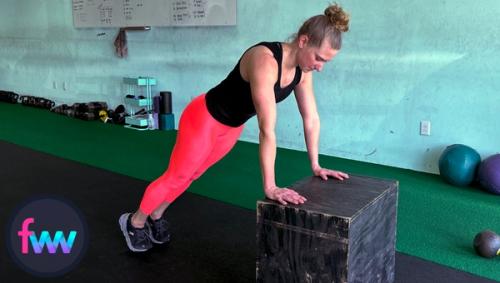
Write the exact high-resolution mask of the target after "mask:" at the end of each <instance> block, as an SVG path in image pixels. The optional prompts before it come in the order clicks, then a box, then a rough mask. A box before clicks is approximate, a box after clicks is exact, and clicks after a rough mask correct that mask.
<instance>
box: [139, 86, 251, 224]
mask: <svg viewBox="0 0 500 283" xmlns="http://www.w3.org/2000/svg"><path fill="white" fill-rule="evenodd" d="M241 130H242V127H241V129H240V128H232V127H228V126H225V125H222V124H220V123H219V122H217V121H216V120H215V119H213V118H212V116H211V115H210V114H209V113H208V110H207V109H206V105H205V99H204V96H199V97H198V98H196V99H195V101H193V102H192V103H191V104H190V105H189V106H188V107H187V108H186V110H185V111H184V113H183V115H182V117H181V121H180V123H179V131H178V135H177V141H176V144H175V146H174V149H173V151H172V155H171V158H170V163H169V167H168V169H167V171H166V172H165V173H164V174H163V175H162V176H160V177H159V178H158V179H157V180H155V181H153V182H152V183H151V184H150V185H149V186H148V187H147V189H146V192H145V194H144V197H143V199H142V201H141V205H140V209H139V210H138V211H137V212H136V213H135V214H134V216H133V217H132V219H131V220H132V225H133V226H135V227H142V226H143V225H144V223H145V221H146V219H147V216H148V215H150V214H151V213H152V212H153V211H154V210H156V209H158V208H160V209H162V210H165V208H166V207H167V206H168V204H169V203H172V202H173V201H174V200H175V199H176V198H177V197H178V196H179V195H180V194H182V193H183V192H184V191H185V190H186V189H187V188H188V187H189V185H190V184H191V182H192V181H193V180H195V179H196V178H198V177H199V176H200V175H201V174H202V173H203V172H204V171H205V170H206V169H207V168H208V167H209V166H211V165H212V164H213V163H215V162H216V161H217V160H219V159H220V158H222V157H223V155H225V154H226V153H227V152H228V151H229V150H230V149H231V147H232V146H233V145H234V143H236V140H237V138H238V137H239V134H240V133H241ZM233 132H234V133H233ZM229 133H231V134H229ZM158 212H160V211H158ZM161 212H162V213H163V211H161ZM157 215H158V213H155V216H157ZM160 215H161V214H160Z"/></svg>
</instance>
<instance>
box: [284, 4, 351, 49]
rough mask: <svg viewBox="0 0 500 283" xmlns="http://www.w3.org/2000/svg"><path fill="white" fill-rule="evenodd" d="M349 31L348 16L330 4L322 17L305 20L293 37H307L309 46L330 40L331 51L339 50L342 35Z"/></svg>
mask: <svg viewBox="0 0 500 283" xmlns="http://www.w3.org/2000/svg"><path fill="white" fill-rule="evenodd" d="M348 30H349V14H347V13H346V12H344V10H343V9H342V8H341V7H340V6H339V5H338V4H336V3H335V4H332V5H330V6H328V7H327V8H326V9H325V12H324V14H323V15H316V16H313V17H311V18H309V19H308V20H306V21H305V22H304V23H303V24H302V26H301V27H300V29H299V32H298V33H297V34H296V35H295V36H294V37H293V40H294V41H295V40H297V38H298V37H299V36H301V35H307V36H308V38H309V41H308V42H309V44H311V45H313V46H320V45H321V43H322V42H323V40H324V39H325V38H328V39H329V40H330V44H331V46H332V48H333V49H337V50H339V49H340V47H341V45H342V33H343V32H347V31H348Z"/></svg>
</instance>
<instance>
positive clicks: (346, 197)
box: [259, 175, 398, 218]
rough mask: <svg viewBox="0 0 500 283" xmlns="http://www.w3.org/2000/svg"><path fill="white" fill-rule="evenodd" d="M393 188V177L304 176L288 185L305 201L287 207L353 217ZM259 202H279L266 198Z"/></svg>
mask: <svg viewBox="0 0 500 283" xmlns="http://www.w3.org/2000/svg"><path fill="white" fill-rule="evenodd" d="M397 187H398V182H397V181H396V180H387V179H378V178H372V177H365V176H356V175H350V178H349V179H346V180H344V181H340V180H336V179H333V178H329V179H328V180H327V181H324V180H322V179H321V178H319V177H307V178H305V179H302V180H300V181H298V182H297V183H295V184H293V185H292V186H290V189H293V190H295V191H297V192H298V193H299V194H301V195H303V196H304V197H305V198H306V199H307V201H306V202H305V203H304V204H301V205H294V204H288V205H287V206H290V207H294V208H298V209H301V210H307V211H314V212H318V213H321V214H328V215H334V216H337V217H344V218H354V217H355V216H356V215H357V214H358V213H360V212H361V211H362V210H363V209H364V208H366V207H368V206H369V205H370V204H371V203H373V202H375V201H376V200H377V199H378V198H380V197H381V196H383V195H384V194H385V193H387V192H389V191H390V190H392V189H397ZM259 202H261V203H273V204H276V205H281V204H279V203H277V202H274V201H272V200H268V199H266V200H262V201H259Z"/></svg>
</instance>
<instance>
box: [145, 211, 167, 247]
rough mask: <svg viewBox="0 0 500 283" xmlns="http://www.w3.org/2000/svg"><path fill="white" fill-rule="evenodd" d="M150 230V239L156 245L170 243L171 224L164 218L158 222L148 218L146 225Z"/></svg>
mask: <svg viewBox="0 0 500 283" xmlns="http://www.w3.org/2000/svg"><path fill="white" fill-rule="evenodd" d="M145 226H146V227H147V228H148V229H149V233H148V235H149V238H150V239H151V241H152V242H153V243H155V244H165V243H168V242H169V241H170V232H169V229H168V228H169V224H168V222H167V220H166V219H165V218H164V217H163V216H162V217H160V218H159V219H157V220H153V219H151V217H148V220H147V221H146V225H145Z"/></svg>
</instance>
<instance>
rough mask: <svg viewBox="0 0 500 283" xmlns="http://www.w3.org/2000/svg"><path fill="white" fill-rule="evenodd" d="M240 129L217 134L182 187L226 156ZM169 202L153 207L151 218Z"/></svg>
mask: <svg viewBox="0 0 500 283" xmlns="http://www.w3.org/2000/svg"><path fill="white" fill-rule="evenodd" d="M242 131H243V126H241V127H238V128H228V129H227V131H226V132H225V133H223V134H219V135H218V136H217V137H216V140H215V144H216V146H215V147H213V149H212V152H211V153H210V155H209V156H208V158H207V159H206V160H205V162H204V163H203V164H202V165H201V166H200V167H199V168H198V169H197V170H196V171H195V173H194V175H193V176H192V177H191V178H190V179H189V180H188V182H187V183H186V184H184V185H183V186H182V187H185V188H188V187H189V186H190V185H191V183H192V182H193V181H194V180H196V179H198V178H199V177H200V176H201V175H203V173H205V171H206V170H207V169H208V168H210V167H211V166H212V165H214V164H215V163H217V162H218V161H219V160H221V159H222V158H223V157H224V156H226V154H228V153H229V151H230V150H231V149H232V148H233V147H234V145H235V144H236V142H237V141H238V138H239V137H240V135H241V132H242ZM182 192H183V191H182ZM182 192H180V193H179V195H180V194H181V193H182ZM175 198H177V197H175ZM171 202H172V200H165V201H164V202H163V203H162V204H161V205H160V206H159V207H158V208H157V209H155V210H154V211H153V212H152V213H151V218H152V219H158V218H160V217H161V216H162V215H163V212H164V211H165V209H167V207H168V206H169V205H170V203H171Z"/></svg>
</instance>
